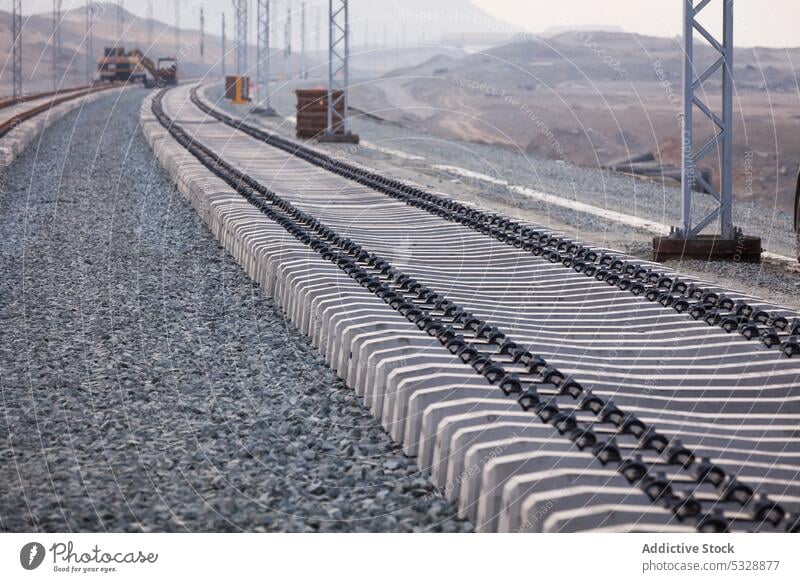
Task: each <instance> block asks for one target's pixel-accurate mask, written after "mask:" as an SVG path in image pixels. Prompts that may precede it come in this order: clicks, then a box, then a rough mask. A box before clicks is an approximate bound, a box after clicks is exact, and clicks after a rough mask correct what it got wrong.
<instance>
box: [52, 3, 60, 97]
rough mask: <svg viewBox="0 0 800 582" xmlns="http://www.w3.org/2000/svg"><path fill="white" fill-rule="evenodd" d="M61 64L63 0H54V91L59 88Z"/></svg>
mask: <svg viewBox="0 0 800 582" xmlns="http://www.w3.org/2000/svg"><path fill="white" fill-rule="evenodd" d="M60 66H61V0H53V91H55V90H56V89H58V83H59V80H60V79H59V74H58V73H59V69H60Z"/></svg>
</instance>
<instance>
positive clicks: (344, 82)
mask: <svg viewBox="0 0 800 582" xmlns="http://www.w3.org/2000/svg"><path fill="white" fill-rule="evenodd" d="M349 37H350V17H349V14H348V1H347V0H328V99H327V101H328V127H327V128H326V129H325V135H324V136H323V138H324V139H327V140H329V141H353V142H356V143H357V142H358V136H357V135H355V134H351V133H350V126H349V125H350V124H349V119H348V107H349V95H348V92H349V84H350V38H349Z"/></svg>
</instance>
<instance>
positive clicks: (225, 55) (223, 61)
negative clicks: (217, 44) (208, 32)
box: [220, 12, 228, 79]
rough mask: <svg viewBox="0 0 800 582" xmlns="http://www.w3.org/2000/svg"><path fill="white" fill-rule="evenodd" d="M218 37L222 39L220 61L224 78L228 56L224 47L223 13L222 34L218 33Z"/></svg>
mask: <svg viewBox="0 0 800 582" xmlns="http://www.w3.org/2000/svg"><path fill="white" fill-rule="evenodd" d="M220 39H221V41H222V56H221V57H220V62H221V66H222V77H223V79H224V78H225V72H226V71H225V59H226V58H227V57H228V55H227V54H226V53H227V50H228V49H227V48H226V47H225V44H226V43H225V13H224V12H223V13H222V34H221V35H220Z"/></svg>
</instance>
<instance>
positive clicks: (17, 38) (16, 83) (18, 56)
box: [11, 0, 22, 97]
mask: <svg viewBox="0 0 800 582" xmlns="http://www.w3.org/2000/svg"><path fill="white" fill-rule="evenodd" d="M11 42H12V45H11V53H12V54H11V69H12V77H13V80H12V83H13V87H12V94H13V96H14V97H21V96H22V0H13V2H12V7H11Z"/></svg>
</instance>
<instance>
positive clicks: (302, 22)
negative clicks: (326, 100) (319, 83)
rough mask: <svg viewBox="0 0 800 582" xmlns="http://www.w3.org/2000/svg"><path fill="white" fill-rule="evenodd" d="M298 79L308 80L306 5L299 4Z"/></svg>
mask: <svg viewBox="0 0 800 582" xmlns="http://www.w3.org/2000/svg"><path fill="white" fill-rule="evenodd" d="M300 77H302V78H303V79H308V71H307V70H306V3H305V2H302V3H301V4H300Z"/></svg>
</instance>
